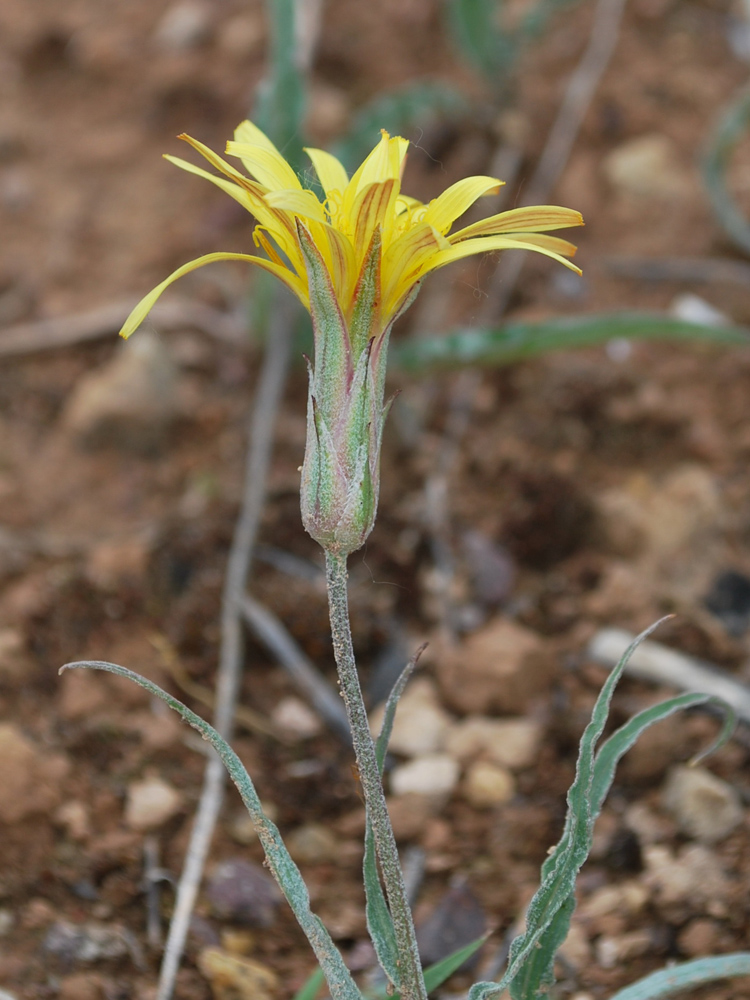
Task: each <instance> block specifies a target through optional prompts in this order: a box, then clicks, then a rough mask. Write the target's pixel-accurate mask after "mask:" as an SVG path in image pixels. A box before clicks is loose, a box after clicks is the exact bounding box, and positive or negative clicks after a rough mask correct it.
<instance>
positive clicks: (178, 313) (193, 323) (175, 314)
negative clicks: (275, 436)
mask: <svg viewBox="0 0 750 1000" xmlns="http://www.w3.org/2000/svg"><path fill="white" fill-rule="evenodd" d="M134 305H136V303H135V301H127V302H115V303H113V304H111V305H107V306H101V307H100V308H98V309H91V310H90V311H89V312H85V313H78V314H77V315H75V316H58V317H55V318H54V319H40V320H34V321H33V322H30V323H18V324H16V325H15V326H6V327H5V328H4V329H2V330H0V357H2V358H10V357H20V356H21V355H23V354H34V353H36V352H37V351H49V350H53V349H56V348H60V347H68V346H70V345H71V344H82V343H85V342H87V341H90V340H100V339H101V338H102V337H109V336H110V335H111V334H113V333H117V331H118V330H119V329H120V327H121V326H122V324H123V323H124V322H125V320H126V318H127V316H128V314H129V312H130V310H131V309H132V308H133V306H134ZM149 318H150V321H151V322H152V323H153V324H154V325H156V326H158V327H159V328H160V329H162V330H174V329H194V330H200V331H201V332H202V333H206V334H208V335H209V336H211V337H215V338H216V339H217V340H221V341H224V342H225V343H228V344H232V345H233V346H235V347H242V346H243V344H244V343H245V341H246V336H247V334H246V329H245V325H244V324H243V323H242V322H240V321H239V320H238V319H237V318H236V317H234V316H232V315H231V314H229V313H223V312H220V311H219V310H218V309H212V308H211V307H210V306H206V305H203V304H202V303H200V302H194V301H191V300H190V299H175V298H170V299H169V301H166V302H157V303H156V305H155V306H154V308H153V309H152V310H151V313H150V316H149Z"/></svg>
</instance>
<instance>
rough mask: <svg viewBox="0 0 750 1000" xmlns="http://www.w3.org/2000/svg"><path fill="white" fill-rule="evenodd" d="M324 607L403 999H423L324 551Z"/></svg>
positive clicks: (344, 619) (341, 582)
mask: <svg viewBox="0 0 750 1000" xmlns="http://www.w3.org/2000/svg"><path fill="white" fill-rule="evenodd" d="M326 583H327V586H328V610H329V614H330V617H331V634H332V636H333V653H334V656H335V658H336V666H337V667H338V673H339V683H340V685H341V693H342V695H343V698H344V704H345V706H346V713H347V716H348V717H349V725H350V726H351V731H352V743H353V745H354V753H355V756H356V759H357V767H358V768H359V778H360V781H361V783H362V791H363V793H364V797H365V803H366V806H367V812H368V816H369V819H370V822H371V823H372V829H373V833H374V835H375V848H376V850H377V854H378V859H379V861H380V868H381V871H382V873H383V883H384V885H385V892H386V896H387V898H388V905H389V908H390V911H391V917H392V918H393V926H394V929H395V932H396V944H397V947H398V954H399V968H400V972H401V983H400V984H399V993H400V995H401V997H402V998H403V1000H427V990H426V988H425V984H424V976H423V975H422V966H421V963H420V961H419V950H418V948H417V938H416V934H415V932H414V921H413V919H412V914H411V908H410V907H409V901H408V899H407V895H406V886H405V885H404V876H403V873H402V871H401V863H400V861H399V857H398V849H397V847H396V838H395V837H394V835H393V827H392V826H391V820H390V817H389V815H388V807H387V806H386V802H385V792H384V791H383V782H382V780H381V777H380V769H379V768H378V762H377V758H376V756H375V744H374V742H373V739H372V735H371V733H370V725H369V722H368V720H367V711H366V709H365V703H364V700H363V698H362V688H361V687H360V684H359V675H358V674H357V665H356V662H355V659H354V647H353V645H352V633H351V626H350V624H349V601H348V596H347V572H346V556H341V555H336V554H334V553H332V552H326Z"/></svg>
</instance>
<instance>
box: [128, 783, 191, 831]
mask: <svg viewBox="0 0 750 1000" xmlns="http://www.w3.org/2000/svg"><path fill="white" fill-rule="evenodd" d="M181 809H182V796H181V795H180V793H179V792H178V791H177V789H176V788H173V787H172V786H171V785H168V784H167V783H166V781H163V780H162V779H161V778H157V777H155V776H154V777H149V778H144V779H143V781H134V782H133V783H132V784H131V785H130V786H129V787H128V798H127V802H126V804H125V822H126V823H127V825H128V826H129V827H130V829H131V830H156V829H158V828H159V827H160V826H163V825H164V823H166V822H167V821H168V820H170V819H172V817H173V816H176V815H177V813H179V812H180V810H181Z"/></svg>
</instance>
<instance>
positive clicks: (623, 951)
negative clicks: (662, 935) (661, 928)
mask: <svg viewBox="0 0 750 1000" xmlns="http://www.w3.org/2000/svg"><path fill="white" fill-rule="evenodd" d="M594 947H595V950H596V960H597V962H598V963H599V965H601V966H602V968H603V969H614V968H615V966H617V965H621V964H622V963H623V962H628V961H630V959H632V958H639V957H640V956H641V955H647V954H648V953H649V952H650V951H652V950H653V947H654V941H653V934H652V932H651V931H650V930H649V929H644V930H637V931H628V932H627V933H626V934H618V935H617V936H616V937H608V936H606V935H604V936H602V937H600V938H599V939H598V941H597V942H596V945H595V946H594Z"/></svg>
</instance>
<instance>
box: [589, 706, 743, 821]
mask: <svg viewBox="0 0 750 1000" xmlns="http://www.w3.org/2000/svg"><path fill="white" fill-rule="evenodd" d="M709 703H710V704H713V705H716V706H717V708H720V709H721V710H722V712H723V714H724V716H725V720H724V725H723V726H722V729H721V732H720V734H719V736H718V738H717V740H716V742H715V743H714V744H713V745H712V746H711V747H709V748H708V750H706V751H704V752H703V753H702V754H701V755H700V756H701V758H703V757H705V756H707V755H708V754H709V753H711V752H713V751H714V750H717V749H718V748H719V747H722V746H723V745H724V744H725V743H726V742H727V740H728V739H729V738H730V737H731V735H732V733H733V732H734V727H735V724H736V716H735V714H734V712H733V711H732V708H731V706H730V705H728V704H727V703H726V702H724V701H722V700H721V699H720V698H714V697H712V696H710V695H706V694H697V693H693V694H682V695H679V696H677V697H675V698H669V699H668V700H667V701H662V702H660V703H659V704H658V705H652V706H651V707H650V708H646V709H644V710H643V711H642V712H639V713H638V714H637V715H634V716H633V718H632V719H629V720H628V721H627V722H626V723H625V725H624V726H621V727H620V728H619V729H618V730H617V731H616V732H614V733H612V735H611V736H610V737H609V739H608V740H606V741H605V742H604V743H603V744H602V746H601V748H600V749H599V751H598V752H597V755H596V761H595V764H594V777H593V781H592V783H591V810H592V819H594V820H595V819H596V818H597V816H598V815H599V813H600V812H601V810H602V805H603V804H604V799H605V798H606V796H607V793H608V792H609V789H610V787H611V785H612V781H613V780H614V776H615V768H616V767H617V764H618V763H619V761H620V758H621V757H622V756H623V754H625V753H627V751H628V750H629V749H630V748H631V747H632V746H633V744H634V743H635V741H636V740H637V739H638V737H639V736H640V735H641V733H643V732H644V731H645V730H646V729H648V728H649V726H653V725H654V724H655V723H657V722H661V720H662V719H666V718H668V717H669V716H670V715H674V713H675V712H681V711H684V710H685V709H688V708H695V707H697V706H698V705H705V704H709Z"/></svg>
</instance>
